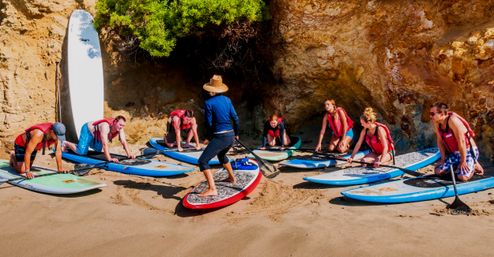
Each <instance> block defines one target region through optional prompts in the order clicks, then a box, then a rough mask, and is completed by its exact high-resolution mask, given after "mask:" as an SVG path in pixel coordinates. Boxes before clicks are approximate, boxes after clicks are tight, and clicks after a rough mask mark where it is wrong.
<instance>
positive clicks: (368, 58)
mask: <svg viewBox="0 0 494 257" xmlns="http://www.w3.org/2000/svg"><path fill="white" fill-rule="evenodd" d="M271 4H272V6H271V10H272V15H273V19H272V21H273V30H274V32H275V33H274V37H273V42H272V43H273V44H274V47H272V49H274V50H275V52H274V63H275V65H274V67H273V72H274V74H275V77H276V78H277V79H278V81H279V89H278V90H276V91H274V92H272V96H271V99H270V100H268V105H269V106H270V107H271V109H275V110H278V111H280V112H282V113H284V114H285V116H287V117H288V118H289V119H290V120H291V123H292V124H306V123H307V120H309V119H315V118H317V121H318V123H319V120H320V117H319V116H321V115H320V114H322V111H323V107H322V103H323V101H324V99H325V98H334V99H335V100H336V102H337V104H339V105H340V106H343V107H345V108H346V109H347V110H348V111H349V112H350V114H351V116H352V117H355V119H356V120H357V119H358V118H357V117H359V116H360V114H361V112H362V111H363V109H364V108H365V107H366V106H371V107H374V108H376V109H377V110H378V111H379V113H380V115H382V119H383V121H384V122H386V123H388V124H391V125H392V128H393V134H394V136H395V138H396V139H397V141H399V142H398V146H399V148H402V149H403V148H407V147H415V146H416V145H418V146H422V145H424V144H429V143H431V142H432V140H433V137H432V130H431V126H430V124H429V123H428V122H429V117H428V108H429V106H430V104H431V103H432V102H435V101H443V102H446V103H448V104H449V105H450V108H451V109H452V110H454V111H456V112H458V113H459V114H461V115H463V116H464V117H465V118H466V119H467V120H469V121H470V122H471V123H472V125H473V126H474V128H475V131H476V132H477V134H478V138H477V140H479V141H480V142H481V145H482V148H483V150H484V152H487V153H488V154H491V155H492V153H493V145H494V130H493V128H494V125H493V123H494V97H493V96H494V58H493V57H494V16H493V15H492V13H493V11H494V1H435V0H433V1H323V0H296V1H287V0H274V1H271ZM314 113H315V114H317V115H313V114H314ZM308 114H309V115H308Z"/></svg>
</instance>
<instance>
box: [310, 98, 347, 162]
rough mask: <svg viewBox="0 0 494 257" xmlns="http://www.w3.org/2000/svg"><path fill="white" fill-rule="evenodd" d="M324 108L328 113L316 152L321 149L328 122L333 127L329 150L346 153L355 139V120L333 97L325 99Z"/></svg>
mask: <svg viewBox="0 0 494 257" xmlns="http://www.w3.org/2000/svg"><path fill="white" fill-rule="evenodd" d="M324 109H325V110H326V114H325V115H324V117H323V118H322V126H321V132H320V133H319V139H318V141H317V146H316V149H315V150H316V152H319V151H321V145H322V139H323V138H324V133H325V132H326V127H327V124H328V123H329V126H330V127H331V130H332V131H333V132H332V135H331V139H330V140H329V147H328V150H329V152H333V151H335V150H336V151H338V152H340V153H344V152H346V151H348V148H350V143H351V142H352V139H353V129H352V127H353V121H352V119H350V117H349V116H348V114H347V113H346V111H345V110H344V109H343V108H341V107H337V106H336V103H335V101H334V100H333V99H326V101H324Z"/></svg>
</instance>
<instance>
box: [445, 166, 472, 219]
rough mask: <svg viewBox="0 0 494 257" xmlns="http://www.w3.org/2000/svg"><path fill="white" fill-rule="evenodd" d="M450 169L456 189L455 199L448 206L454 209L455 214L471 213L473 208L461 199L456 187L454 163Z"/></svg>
mask: <svg viewBox="0 0 494 257" xmlns="http://www.w3.org/2000/svg"><path fill="white" fill-rule="evenodd" d="M449 169H450V172H451V179H452V180H453V189H454V190H455V200H454V201H453V202H452V203H451V204H450V205H448V207H447V208H448V209H451V210H453V214H469V213H471V212H472V208H470V206H468V205H467V204H466V203H464V202H463V201H462V200H460V197H459V196H458V190H457V189H456V178H455V177H456V175H455V172H454V171H453V165H450V166H449Z"/></svg>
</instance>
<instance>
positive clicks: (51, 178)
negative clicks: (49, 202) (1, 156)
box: [0, 160, 106, 195]
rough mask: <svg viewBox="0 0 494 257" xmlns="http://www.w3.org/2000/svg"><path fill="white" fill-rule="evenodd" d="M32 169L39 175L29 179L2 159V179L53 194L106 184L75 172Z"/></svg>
mask: <svg viewBox="0 0 494 257" xmlns="http://www.w3.org/2000/svg"><path fill="white" fill-rule="evenodd" d="M31 171H32V172H33V173H34V174H35V176H39V177H35V178H32V179H27V178H26V177H24V176H21V175H19V173H17V171H16V170H14V169H13V168H11V167H10V165H9V163H8V161H6V160H0V180H10V181H9V182H8V183H10V184H12V185H15V186H18V187H22V188H25V189H28V190H31V191H35V192H39V193H46V194H53V195H67V194H77V193H82V192H87V191H91V190H94V189H97V188H102V187H105V186H106V184H104V183H100V182H96V181H93V180H91V179H87V178H82V177H79V176H76V175H73V174H57V172H55V171H52V170H48V169H44V168H41V167H33V168H32V169H31ZM48 174H53V175H48ZM13 179H15V180H13Z"/></svg>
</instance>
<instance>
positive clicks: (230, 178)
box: [223, 162, 237, 184]
mask: <svg viewBox="0 0 494 257" xmlns="http://www.w3.org/2000/svg"><path fill="white" fill-rule="evenodd" d="M223 167H224V168H225V169H226V171H228V181H230V182H231V183H232V184H235V183H237V179H236V178H235V175H233V169H232V164H231V163H230V162H227V163H225V164H223Z"/></svg>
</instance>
